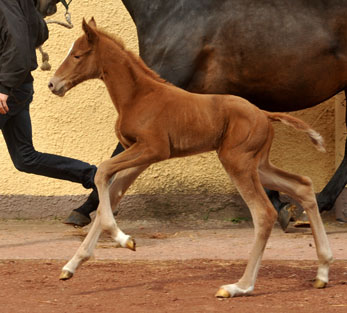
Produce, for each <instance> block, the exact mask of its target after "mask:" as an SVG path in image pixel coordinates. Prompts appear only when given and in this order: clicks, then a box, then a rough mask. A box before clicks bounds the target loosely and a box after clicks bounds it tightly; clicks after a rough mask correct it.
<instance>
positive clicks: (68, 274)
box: [59, 270, 73, 280]
mask: <svg viewBox="0 0 347 313" xmlns="http://www.w3.org/2000/svg"><path fill="white" fill-rule="evenodd" d="M72 276H73V273H71V272H69V271H67V270H62V272H61V274H60V276H59V279H60V280H68V279H70V278H71V277H72Z"/></svg>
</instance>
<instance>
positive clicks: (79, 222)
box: [64, 143, 124, 227]
mask: <svg viewBox="0 0 347 313" xmlns="http://www.w3.org/2000/svg"><path fill="white" fill-rule="evenodd" d="M123 151H124V148H123V147H122V145H121V144H120V143H119V144H118V145H117V147H116V149H115V150H114V151H113V153H112V155H111V157H114V156H115V155H117V154H119V153H121V152H123ZM98 205H99V197H98V193H97V192H96V191H95V190H93V191H92V192H91V193H90V194H89V196H88V198H87V200H86V201H85V202H84V203H83V204H82V205H81V206H80V207H78V208H77V209H74V210H73V211H72V212H71V213H70V215H69V216H68V217H67V218H66V219H65V220H64V223H65V224H70V225H73V226H80V227H83V226H85V225H88V224H89V223H90V221H91V219H90V213H92V212H93V211H95V210H96V209H97V207H98Z"/></svg>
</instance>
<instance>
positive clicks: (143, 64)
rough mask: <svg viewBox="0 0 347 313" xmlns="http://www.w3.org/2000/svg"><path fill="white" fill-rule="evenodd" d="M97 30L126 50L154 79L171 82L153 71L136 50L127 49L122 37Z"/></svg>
mask: <svg viewBox="0 0 347 313" xmlns="http://www.w3.org/2000/svg"><path fill="white" fill-rule="evenodd" d="M97 32H98V33H99V34H100V35H101V36H104V37H106V38H108V39H110V40H111V41H113V42H114V43H115V44H116V45H117V46H118V47H119V48H120V49H121V50H122V51H124V53H125V54H126V55H128V56H129V57H130V60H131V61H132V62H133V63H135V64H137V65H138V67H139V68H140V69H141V70H142V71H143V72H144V73H145V74H146V75H148V76H150V77H151V78H152V79H154V80H156V81H158V82H160V83H166V84H170V83H169V82H167V81H166V80H165V79H163V78H161V77H160V76H159V75H158V74H157V73H156V72H155V71H153V70H152V69H150V68H149V67H148V66H147V65H146V64H145V62H144V61H143V60H142V59H141V57H140V56H138V55H136V54H135V53H134V52H132V51H130V50H128V49H126V47H125V45H124V42H123V40H122V39H121V38H119V37H117V36H115V35H113V34H110V33H108V32H107V31H105V30H104V29H100V28H98V29H97Z"/></svg>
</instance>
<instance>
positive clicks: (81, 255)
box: [60, 166, 148, 280]
mask: <svg viewBox="0 0 347 313" xmlns="http://www.w3.org/2000/svg"><path fill="white" fill-rule="evenodd" d="M147 167H148V166H141V167H133V168H130V169H127V170H123V171H121V172H119V173H117V174H116V175H115V178H114V180H113V182H112V183H111V185H110V186H109V185H107V186H106V187H104V188H103V187H101V188H100V191H99V197H100V203H99V207H98V210H97V214H96V217H95V220H94V222H93V225H92V227H91V229H90V230H89V232H88V235H87V237H86V238H85V239H84V241H83V242H82V244H81V246H80V247H79V248H78V250H77V252H76V253H75V255H74V256H73V257H72V259H71V260H70V261H69V262H68V263H67V264H66V265H65V266H64V267H63V270H62V273H61V275H60V279H62V280H66V279H69V278H71V277H72V276H73V274H74V272H75V271H76V269H77V268H78V267H79V266H80V265H81V264H82V263H83V262H85V261H87V260H88V259H89V258H90V257H91V255H92V254H93V251H94V249H95V246H96V244H97V241H98V239H99V236H100V234H101V232H102V231H103V230H106V231H108V232H110V233H111V236H112V238H113V239H114V240H115V241H116V242H117V243H119V244H120V245H121V246H122V247H126V248H129V249H131V250H135V241H134V240H132V239H131V237H130V236H128V235H125V234H124V233H123V232H122V231H121V230H120V229H119V228H118V226H117V224H116V221H115V219H114V216H113V214H112V210H111V202H110V195H109V190H111V192H112V195H111V199H112V205H113V206H116V205H117V204H118V203H119V201H120V199H121V198H122V196H123V195H124V193H125V192H126V190H127V189H128V188H129V186H130V185H131V184H132V183H133V181H134V180H135V179H136V178H137V177H138V176H139V175H140V174H141V173H142V172H143V171H144V170H145V169H146V168H147Z"/></svg>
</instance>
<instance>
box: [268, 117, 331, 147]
mask: <svg viewBox="0 0 347 313" xmlns="http://www.w3.org/2000/svg"><path fill="white" fill-rule="evenodd" d="M265 113H266V115H267V117H268V118H269V119H270V120H272V121H279V122H282V123H283V124H286V125H290V126H292V127H294V128H295V129H297V130H300V131H302V132H305V133H307V135H308V136H309V137H310V139H311V140H312V142H313V144H314V145H315V147H316V149H317V150H318V151H321V152H326V150H325V147H324V139H323V137H322V136H321V135H320V134H319V133H317V132H316V131H315V130H313V129H312V128H311V127H310V126H309V125H308V124H306V123H305V122H304V121H302V120H300V119H298V118H296V117H293V116H291V115H288V114H285V113H270V112H265Z"/></svg>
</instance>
